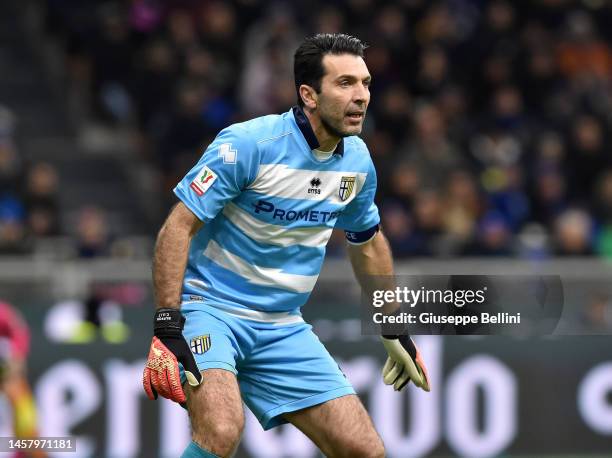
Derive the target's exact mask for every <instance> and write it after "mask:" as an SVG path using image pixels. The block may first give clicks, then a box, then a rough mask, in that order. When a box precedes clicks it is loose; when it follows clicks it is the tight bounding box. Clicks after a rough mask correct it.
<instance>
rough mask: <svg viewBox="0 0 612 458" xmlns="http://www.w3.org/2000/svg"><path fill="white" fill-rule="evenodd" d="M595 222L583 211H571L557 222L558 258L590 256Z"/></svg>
mask: <svg viewBox="0 0 612 458" xmlns="http://www.w3.org/2000/svg"><path fill="white" fill-rule="evenodd" d="M592 237H593V221H592V219H591V216H590V215H589V214H588V213H587V212H586V211H584V210H582V209H569V210H566V211H565V212H563V213H562V214H561V215H559V217H558V218H557V220H556V221H555V234H554V239H555V254H556V255H557V256H590V255H592V254H593V248H592Z"/></svg>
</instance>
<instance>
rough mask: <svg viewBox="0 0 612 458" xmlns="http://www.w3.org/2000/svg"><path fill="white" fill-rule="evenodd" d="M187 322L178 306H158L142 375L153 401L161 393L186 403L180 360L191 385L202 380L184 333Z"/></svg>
mask: <svg viewBox="0 0 612 458" xmlns="http://www.w3.org/2000/svg"><path fill="white" fill-rule="evenodd" d="M184 324H185V318H184V317H183V316H182V314H181V312H180V311H179V310H177V309H159V310H158V311H157V312H156V313H155V332H154V334H155V336H154V337H153V341H152V342H151V349H150V350H149V357H148V359H147V364H146V365H145V369H144V373H143V377H142V384H143V387H144V390H145V392H146V393H147V396H148V398H149V399H151V400H154V399H157V395H158V394H159V395H160V396H162V397H164V398H168V399H170V400H172V401H174V402H178V403H180V404H183V403H185V401H186V400H187V399H186V397H185V393H184V392H183V387H182V386H181V378H180V372H179V366H178V363H179V362H180V363H181V364H182V365H183V370H184V371H185V377H186V378H187V382H188V383H189V385H191V386H198V385H199V384H200V383H202V374H201V373H200V371H199V370H198V366H197V365H196V362H195V359H194V357H193V354H192V353H191V350H190V349H189V345H187V342H186V341H185V338H184V337H183V334H182V330H183V326H184Z"/></svg>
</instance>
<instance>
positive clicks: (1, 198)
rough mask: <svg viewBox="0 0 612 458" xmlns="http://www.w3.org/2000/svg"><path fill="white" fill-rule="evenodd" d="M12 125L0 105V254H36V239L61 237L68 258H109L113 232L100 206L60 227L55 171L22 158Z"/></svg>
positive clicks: (86, 208) (11, 116) (12, 119)
mask: <svg viewBox="0 0 612 458" xmlns="http://www.w3.org/2000/svg"><path fill="white" fill-rule="evenodd" d="M16 123H17V120H16V118H15V115H14V114H13V113H12V111H11V110H9V109H8V108H6V107H3V106H1V105H0V254H13V255H19V254H24V253H29V252H32V251H36V246H35V245H36V242H37V241H39V240H41V239H43V240H44V239H47V238H55V237H59V236H62V235H68V236H70V240H71V243H69V244H68V246H67V247H66V248H67V249H68V252H69V254H70V255H74V256H78V257H81V258H91V257H95V256H103V255H108V254H110V250H111V243H112V234H111V233H110V230H109V224H108V221H107V218H106V215H105V212H104V211H103V210H102V209H101V208H98V207H97V206H95V205H86V206H83V207H82V208H79V209H78V210H77V212H76V214H75V215H74V216H73V217H72V218H70V217H69V218H65V219H69V220H73V221H70V224H62V211H61V210H62V209H61V205H60V199H59V175H58V172H57V170H56V168H55V167H54V166H53V165H52V164H50V163H48V162H42V161H28V160H24V158H23V157H22V155H21V154H20V153H19V148H18V146H17V143H18V142H17V141H16V139H15V128H16ZM65 226H69V227H70V229H69V230H65V229H64V227H65Z"/></svg>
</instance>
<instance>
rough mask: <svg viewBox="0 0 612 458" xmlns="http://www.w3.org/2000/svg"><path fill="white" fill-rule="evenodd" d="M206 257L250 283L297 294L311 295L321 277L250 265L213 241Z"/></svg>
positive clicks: (209, 244) (209, 245)
mask: <svg viewBox="0 0 612 458" xmlns="http://www.w3.org/2000/svg"><path fill="white" fill-rule="evenodd" d="M204 256H206V257H207V258H208V259H210V260H211V261H214V262H216V263H217V264H219V265H220V266H221V267H223V268H225V269H227V270H230V271H232V272H234V273H235V274H237V275H240V276H241V277H244V278H245V279H246V280H247V281H249V282H250V283H253V284H255V285H262V286H271V287H276V288H281V289H286V290H288V291H293V292H296V293H310V292H311V291H312V289H313V288H314V285H315V283H316V282H317V278H319V275H318V274H317V275H296V274H288V273H285V272H282V271H281V269H273V268H270V267H260V266H256V265H254V264H249V263H248V262H247V261H245V260H244V259H242V258H241V257H239V256H236V255H235V254H233V253H230V252H229V251H227V250H224V249H223V248H221V246H219V244H218V243H217V242H215V241H214V240H211V241H209V242H208V245H207V247H206V249H205V250H204Z"/></svg>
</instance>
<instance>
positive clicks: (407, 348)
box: [381, 335, 429, 391]
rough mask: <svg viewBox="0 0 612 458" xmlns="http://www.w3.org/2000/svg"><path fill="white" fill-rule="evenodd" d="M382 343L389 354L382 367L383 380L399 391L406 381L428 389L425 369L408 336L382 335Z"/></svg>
mask: <svg viewBox="0 0 612 458" xmlns="http://www.w3.org/2000/svg"><path fill="white" fill-rule="evenodd" d="M381 339H382V343H383V345H384V346H385V349H386V350H387V353H388V354H389V357H388V358H387V362H386V363H385V365H384V367H383V371H382V374H383V381H384V382H385V384H386V385H393V388H394V389H395V390H396V391H401V389H402V388H404V387H405V386H406V385H407V384H408V382H410V381H411V380H412V382H413V383H414V384H415V385H416V386H418V387H419V388H422V389H424V390H425V391H429V378H428V377H427V369H426V368H425V363H424V362H423V359H422V358H421V354H420V352H419V349H418V348H417V347H416V345H415V344H414V342H413V341H412V339H411V338H410V337H409V336H405V335H400V336H382V337H381Z"/></svg>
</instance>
